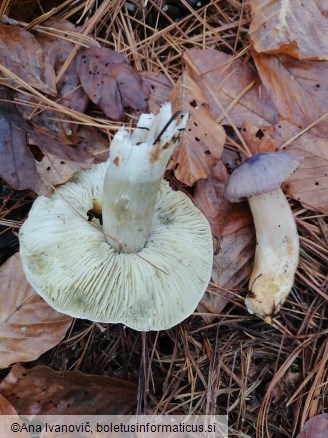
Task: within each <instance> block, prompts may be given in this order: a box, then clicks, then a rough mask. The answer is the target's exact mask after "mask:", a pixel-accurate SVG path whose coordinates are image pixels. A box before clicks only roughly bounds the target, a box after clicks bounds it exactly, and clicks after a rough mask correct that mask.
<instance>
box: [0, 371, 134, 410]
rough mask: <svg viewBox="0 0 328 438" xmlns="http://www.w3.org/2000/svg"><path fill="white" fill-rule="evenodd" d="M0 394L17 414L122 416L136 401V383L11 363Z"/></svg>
mask: <svg viewBox="0 0 328 438" xmlns="http://www.w3.org/2000/svg"><path fill="white" fill-rule="evenodd" d="M0 393H1V394H2V395H3V396H4V397H5V398H7V399H8V400H9V402H11V403H12V404H13V406H14V408H15V409H16V411H17V412H18V414H19V415H26V416H32V415H86V414H87V415H124V414H127V413H129V412H130V411H131V410H132V409H133V408H134V406H135V405H136V402H137V386H136V385H135V384H134V383H132V382H128V381H125V380H121V379H117V378H115V377H109V376H98V375H92V374H90V375H87V374H83V373H81V372H80V371H66V372H60V371H54V370H52V369H50V368H48V367H45V366H43V365H38V366H35V367H33V368H31V369H25V368H23V367H22V366H21V365H18V364H17V365H14V366H13V368H12V370H11V372H10V373H9V374H8V375H7V376H6V377H5V379H4V380H3V381H2V382H1V384H0Z"/></svg>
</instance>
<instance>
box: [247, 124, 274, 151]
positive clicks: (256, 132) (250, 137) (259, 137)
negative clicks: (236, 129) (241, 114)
mask: <svg viewBox="0 0 328 438" xmlns="http://www.w3.org/2000/svg"><path fill="white" fill-rule="evenodd" d="M269 129H270V128H269ZM267 130H268V129H266V128H263V129H261V128H259V127H258V126H255V125H253V124H252V123H250V122H249V121H248V120H246V122H245V123H244V124H243V126H242V127H241V130H240V133H241V135H242V137H243V139H244V140H245V142H246V144H247V146H248V149H249V150H250V152H251V153H252V154H253V155H254V154H257V153H259V152H272V151H275V150H276V146H275V144H274V142H273V141H272V139H271V138H270V136H268V135H267V133H266V132H267Z"/></svg>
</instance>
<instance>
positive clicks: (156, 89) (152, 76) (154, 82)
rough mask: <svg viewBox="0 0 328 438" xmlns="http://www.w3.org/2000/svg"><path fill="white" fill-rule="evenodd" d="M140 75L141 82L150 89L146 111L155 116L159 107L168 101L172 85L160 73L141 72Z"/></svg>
mask: <svg viewBox="0 0 328 438" xmlns="http://www.w3.org/2000/svg"><path fill="white" fill-rule="evenodd" d="M140 75H141V77H142V80H143V82H144V83H146V84H147V86H148V87H149V89H150V95H149V101H148V110H149V111H150V112H151V113H153V114H157V113H158V112H159V109H160V105H162V104H163V103H165V102H168V101H169V96H170V93H171V91H172V84H171V82H170V81H169V80H168V79H167V77H166V76H164V75H162V74H160V73H153V72H150V71H142V72H141V73H140Z"/></svg>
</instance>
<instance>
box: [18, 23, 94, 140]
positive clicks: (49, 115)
mask: <svg viewBox="0 0 328 438" xmlns="http://www.w3.org/2000/svg"><path fill="white" fill-rule="evenodd" d="M43 26H46V27H50V28H51V29H59V30H62V31H65V32H67V33H69V37H70V38H71V39H72V38H73V35H74V33H76V34H77V35H78V30H79V28H78V27H76V26H74V24H72V23H70V22H69V21H67V20H64V19H59V18H52V19H49V20H47V21H45V22H44V23H43ZM35 37H36V39H37V40H38V42H39V43H40V45H41V47H42V49H43V51H44V53H45V58H46V62H47V64H48V65H51V66H52V67H53V74H54V81H56V79H57V78H56V76H57V74H58V73H59V71H60V69H61V68H62V66H63V64H64V63H65V62H66V60H67V58H68V57H69V55H70V54H71V52H72V51H73V50H74V44H73V43H71V42H70V41H67V40H66V39H64V38H60V37H59V36H52V35H49V34H46V33H43V32H37V33H36V35H35ZM95 44H96V42H95ZM56 87H57V95H58V99H57V101H58V103H60V104H61V105H63V106H64V107H66V108H69V109H72V110H74V111H78V112H81V113H84V112H85V110H86V107H87V104H88V102H89V98H88V96H87V95H86V94H85V92H84V91H83V89H82V86H81V83H80V79H79V77H78V74H77V71H76V62H75V60H74V61H73V62H71V63H70V64H69V65H68V67H67V69H66V71H65V73H64V74H63V76H62V78H61V79H60V81H59V82H58V83H57V84H56ZM20 97H21V99H22V100H27V96H24V97H22V96H20ZM16 98H17V96H16ZM34 102H36V103H37V102H38V100H37V99H34ZM19 108H20V107H19ZM22 109H24V110H25V112H26V114H25V118H26V119H29V120H31V121H32V123H33V124H34V125H35V126H38V127H39V128H40V129H41V130H42V131H43V132H46V133H49V134H50V135H52V136H55V137H56V138H58V139H60V140H61V141H62V142H63V143H66V144H76V143H78V142H79V137H78V135H77V126H76V124H72V123H70V120H71V119H70V118H69V117H67V116H65V120H67V122H66V121H65V122H63V121H60V119H62V118H63V115H62V114H59V113H57V112H55V111H42V110H39V111H37V112H36V114H33V117H32V118H31V115H32V113H33V112H34V111H35V109H34V107H29V106H26V107H24V108H22Z"/></svg>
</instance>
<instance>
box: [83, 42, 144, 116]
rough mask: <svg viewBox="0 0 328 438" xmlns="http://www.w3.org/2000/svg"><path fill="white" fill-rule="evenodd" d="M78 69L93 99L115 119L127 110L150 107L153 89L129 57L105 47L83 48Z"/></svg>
mask: <svg viewBox="0 0 328 438" xmlns="http://www.w3.org/2000/svg"><path fill="white" fill-rule="evenodd" d="M76 68H77V72H78V75H79V77H80V80H81V84H82V87H83V89H84V91H85V92H86V93H87V95H88V96H89V98H90V99H91V100H92V102H94V103H95V104H96V105H98V106H99V108H101V109H102V110H103V112H104V113H105V114H106V116H107V117H110V118H111V119H113V120H120V119H121V118H122V116H123V110H124V108H126V107H130V108H132V109H134V110H136V111H138V112H145V111H146V110H147V101H148V99H149V93H150V91H149V88H148V86H147V85H146V84H145V83H143V82H142V79H141V76H140V74H139V73H138V72H137V71H135V70H134V69H133V68H132V67H131V66H130V65H129V64H128V60H127V58H126V57H125V56H123V55H121V54H119V53H116V52H114V51H113V50H110V49H107V48H105V47H91V48H88V49H81V50H80V52H79V53H78V56H77V63H76Z"/></svg>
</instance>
